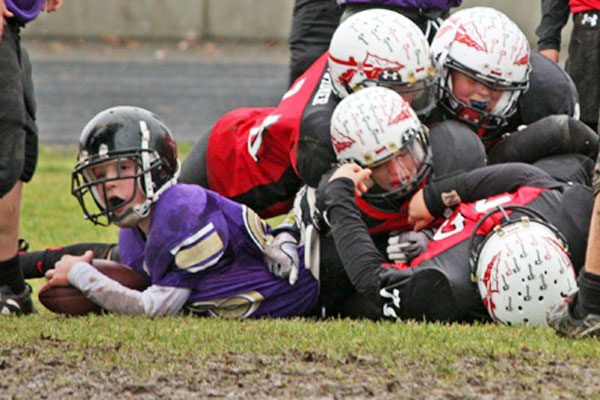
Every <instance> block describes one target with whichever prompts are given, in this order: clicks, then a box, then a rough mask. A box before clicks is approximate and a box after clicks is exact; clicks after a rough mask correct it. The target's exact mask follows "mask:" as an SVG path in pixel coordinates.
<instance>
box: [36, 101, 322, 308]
mask: <svg viewBox="0 0 600 400" xmlns="http://www.w3.org/2000/svg"><path fill="white" fill-rule="evenodd" d="M78 160H79V162H78V164H77V167H76V169H75V171H74V173H73V193H74V194H75V195H76V197H77V198H78V200H79V202H80V204H81V206H82V208H83V210H84V213H85V214H86V215H87V217H88V218H89V219H90V220H91V221H93V222H95V223H99V224H103V225H107V224H110V223H114V224H116V225H118V226H119V227H120V228H121V229H120V232H119V255H120V261H121V262H122V263H123V264H126V265H128V266H130V267H132V268H133V269H134V270H136V271H137V272H138V273H140V274H141V275H143V276H144V277H146V278H147V280H148V281H149V282H150V283H151V286H150V287H149V288H148V289H146V290H145V291H143V292H139V291H135V290H131V289H127V288H125V287H124V286H122V285H120V284H119V283H117V282H116V281H113V280H111V279H110V278H108V277H106V276H104V275H102V274H100V273H98V271H97V270H95V269H94V268H93V267H92V266H91V265H90V261H91V259H92V257H93V253H92V252H91V251H88V252H86V253H85V254H84V255H83V256H64V257H63V258H62V259H61V260H60V261H59V262H58V263H57V264H56V266H55V268H54V269H51V270H49V271H48V272H47V273H46V277H47V279H48V282H47V285H49V286H53V285H54V286H55V285H67V284H69V283H70V284H72V285H73V286H75V287H77V288H79V289H80V290H81V291H82V292H83V293H84V294H85V295H86V296H87V297H89V298H90V299H91V300H93V301H94V302H95V303H97V304H99V305H100V306H102V307H103V308H104V309H106V310H109V311H114V312H118V313H123V314H146V315H153V316H154V315H172V314H176V313H179V312H180V311H182V310H188V311H191V312H194V313H198V314H200V315H222V316H235V317H262V316H271V317H286V316H298V315H306V314H309V313H310V312H311V311H312V310H313V308H315V306H316V305H317V295H318V285H317V281H316V280H315V279H314V278H313V276H312V275H311V273H310V272H309V271H308V270H307V269H305V268H300V270H299V274H298V276H297V282H296V284H295V285H293V286H290V284H289V283H288V281H287V280H283V279H279V278H276V277H275V276H273V275H272V274H271V273H270V272H269V270H268V268H267V266H266V264H265V262H264V261H263V258H264V254H263V252H264V250H265V247H266V246H267V245H268V243H267V242H268V240H269V237H268V234H269V233H270V232H269V227H268V226H267V225H266V224H265V222H264V221H263V220H262V219H260V218H259V217H258V216H257V215H256V214H255V213H254V212H253V211H252V210H250V209H249V208H247V207H246V206H243V205H241V204H237V203H234V202H232V201H231V200H228V199H225V198H224V197H222V196H220V195H218V194H216V193H214V192H211V191H209V190H206V189H204V188H202V187H200V186H198V185H185V184H177V182H176V180H177V175H178V172H179V162H178V160H177V151H176V144H175V141H174V139H173V137H172V136H171V134H170V132H169V130H168V128H167V127H166V126H165V125H164V124H163V123H162V122H161V121H160V120H159V119H158V118H157V117H156V116H155V115H154V114H152V113H150V112H149V111H147V110H143V109H140V108H135V107H116V108H111V109H108V110H105V111H103V112H101V113H100V114H98V115H97V116H96V117H94V118H93V119H92V120H91V121H90V122H89V123H88V125H87V126H86V127H85V128H84V130H83V132H82V135H81V139H80V149H79V158H78Z"/></svg>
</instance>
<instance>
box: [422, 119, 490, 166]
mask: <svg viewBox="0 0 600 400" xmlns="http://www.w3.org/2000/svg"><path fill="white" fill-rule="evenodd" d="M429 143H430V146H431V154H432V158H433V160H432V161H433V173H434V176H443V175H446V174H449V173H454V172H458V171H470V170H472V169H475V168H480V167H483V166H485V165H486V155H485V148H484V147H483V144H482V143H481V140H480V139H479V138H478V137H477V135H476V134H475V133H474V132H473V131H472V130H471V129H469V127H467V126H466V125H464V124H462V123H460V122H458V121H444V122H441V123H439V124H437V125H435V126H434V127H432V128H431V129H430V131H429Z"/></svg>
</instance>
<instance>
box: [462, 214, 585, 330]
mask: <svg viewBox="0 0 600 400" xmlns="http://www.w3.org/2000/svg"><path fill="white" fill-rule="evenodd" d="M511 209H512V210H515V211H518V212H521V213H524V214H526V215H525V216H522V217H520V218H516V217H512V218H511V217H508V215H507V213H506V211H507V210H511ZM499 212H501V213H502V214H503V215H504V216H505V218H506V220H505V222H503V223H502V224H497V225H496V226H495V227H494V228H493V229H492V230H491V232H490V233H489V234H488V235H487V236H486V238H485V239H484V240H483V242H482V243H481V244H479V245H478V246H477V247H476V248H474V247H473V242H472V243H471V271H472V273H473V274H474V276H473V278H474V279H475V280H476V282H477V286H478V288H479V292H480V295H481V298H482V300H483V303H484V305H485V307H486V309H487V310H488V313H489V314H490V316H491V317H492V319H493V320H494V321H496V322H501V323H505V324H509V325H519V324H525V325H530V326H545V325H546V310H547V309H548V308H549V307H551V306H553V305H555V304H557V303H559V302H560V301H562V300H563V299H564V298H565V297H567V296H568V295H569V294H571V293H572V292H573V291H574V290H575V289H576V288H577V281H576V279H575V272H574V269H573V265H572V263H571V260H570V258H569V254H568V250H567V244H566V241H565V239H564V237H563V236H562V234H560V232H559V231H558V230H557V229H556V228H555V227H554V226H552V225H550V224H549V223H548V222H547V221H545V220H543V219H540V217H541V216H540V214H539V213H537V212H534V211H533V210H532V209H529V208H526V207H520V206H506V207H504V208H502V207H498V208H496V209H494V210H492V211H490V212H488V213H487V214H486V215H485V216H484V217H483V218H482V219H481V220H480V221H479V222H478V223H477V225H476V227H475V230H474V234H473V236H472V237H471V240H473V237H474V235H475V232H476V231H477V230H478V229H479V227H480V226H482V224H483V223H490V222H491V221H490V218H494V217H493V216H494V214H495V215H496V216H498V213H499ZM486 220H487V221H486Z"/></svg>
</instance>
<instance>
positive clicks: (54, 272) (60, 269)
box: [40, 250, 94, 290]
mask: <svg viewBox="0 0 600 400" xmlns="http://www.w3.org/2000/svg"><path fill="white" fill-rule="evenodd" d="M92 258H94V252H93V251H92V250H88V251H86V252H85V253H84V254H83V255H82V256H72V255H68V254H65V255H64V256H62V257H61V258H60V260H59V261H57V262H56V264H54V269H50V270H48V271H46V275H45V276H46V284H45V285H44V286H43V287H42V289H40V290H43V289H45V288H47V287H51V286H69V278H68V277H69V271H71V268H73V266H74V265H75V264H77V263H78V262H80V261H83V262H86V263H88V264H91V263H92Z"/></svg>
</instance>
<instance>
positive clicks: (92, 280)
mask: <svg viewBox="0 0 600 400" xmlns="http://www.w3.org/2000/svg"><path fill="white" fill-rule="evenodd" d="M68 279H69V283H70V284H71V285H73V286H75V287H76V288H78V289H79V290H81V291H82V292H83V294H85V296H86V297H88V298H89V299H90V300H92V301H93V302H94V303H96V304H98V305H100V306H101V307H102V308H103V309H105V310H108V311H112V312H115V313H119V314H126V315H148V316H152V317H157V316H164V315H175V314H178V313H179V312H180V311H181V309H182V308H183V306H184V304H185V303H186V301H187V299H188V297H189V296H190V293H191V290H190V289H184V288H177V287H168V286H159V285H152V286H150V287H148V288H147V289H146V290H144V291H143V292H140V291H137V290H133V289H129V288H127V287H125V286H123V285H121V284H120V283H119V282H117V281H115V280H112V279H110V278H109V277H107V276H106V275H104V274H102V273H101V272H99V271H98V270H97V269H95V268H94V267H92V266H91V265H90V264H87V263H85V262H79V263H77V264H75V266H74V267H73V268H72V269H71V271H70V272H69V275H68Z"/></svg>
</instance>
